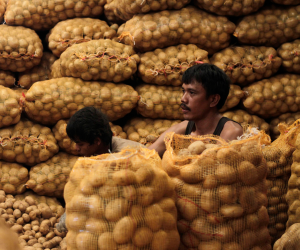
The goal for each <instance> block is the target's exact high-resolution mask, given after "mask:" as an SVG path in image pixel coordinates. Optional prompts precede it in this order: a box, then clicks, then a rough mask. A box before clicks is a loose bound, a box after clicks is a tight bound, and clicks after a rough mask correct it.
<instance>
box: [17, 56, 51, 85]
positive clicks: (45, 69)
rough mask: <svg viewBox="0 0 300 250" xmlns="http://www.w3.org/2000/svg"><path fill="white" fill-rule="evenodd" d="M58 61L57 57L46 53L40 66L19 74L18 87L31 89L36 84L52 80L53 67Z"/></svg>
mask: <svg viewBox="0 0 300 250" xmlns="http://www.w3.org/2000/svg"><path fill="white" fill-rule="evenodd" d="M56 59H57V58H56V56H54V55H53V54H52V53H49V52H44V54H43V57H42V60H41V63H40V64H39V65H38V66H35V67H34V68H32V69H30V70H26V71H24V72H22V73H19V81H18V86H20V87H21V88H25V89H29V88H30V87H31V86H32V84H34V83H35V82H38V81H44V80H48V79H50V74H51V66H52V64H53V63H54V62H55V61H56Z"/></svg>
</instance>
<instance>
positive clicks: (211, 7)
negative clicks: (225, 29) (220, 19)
mask: <svg viewBox="0 0 300 250" xmlns="http://www.w3.org/2000/svg"><path fill="white" fill-rule="evenodd" d="M264 3H265V0H258V1H247V0H239V1H228V2H226V1H214V0H213V1H205V0H196V1H195V4H196V5H197V6H198V7H199V8H200V9H205V10H207V11H209V12H212V13H215V14H217V15H220V16H246V15H249V14H250V13H252V12H255V11H257V10H258V9H260V8H261V7H262V6H263V5H264Z"/></svg>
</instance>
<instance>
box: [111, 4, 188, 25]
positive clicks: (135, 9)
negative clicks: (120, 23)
mask: <svg viewBox="0 0 300 250" xmlns="http://www.w3.org/2000/svg"><path fill="white" fill-rule="evenodd" d="M190 1H191V0H177V1H149V0H146V1H142V0H139V1H135V0H129V1H125V0H112V1H111V2H110V3H108V4H107V7H106V8H107V9H110V10H113V12H114V14H115V15H116V16H117V17H119V18H120V19H121V20H125V21H127V20H129V19H131V18H132V17H133V16H134V15H135V14H145V13H148V12H157V11H161V10H180V9H182V8H183V7H184V6H185V5H187V4H188V3H189V2H190Z"/></svg>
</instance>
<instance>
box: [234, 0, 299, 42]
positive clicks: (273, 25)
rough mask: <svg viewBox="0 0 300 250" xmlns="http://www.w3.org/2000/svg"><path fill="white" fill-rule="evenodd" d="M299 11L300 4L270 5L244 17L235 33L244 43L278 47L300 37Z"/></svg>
mask: <svg viewBox="0 0 300 250" xmlns="http://www.w3.org/2000/svg"><path fill="white" fill-rule="evenodd" d="M298 13H300V6H289V7H283V6H275V5H271V6H270V5H269V6H267V7H265V8H264V9H262V10H259V11H258V12H256V13H255V14H252V15H249V16H245V17H243V18H242V20H241V21H240V22H239V23H238V24H237V27H236V30H235V32H234V34H233V35H234V36H236V37H237V39H238V40H239V42H241V43H244V44H254V45H265V46H272V47H278V46H279V45H281V44H283V43H285V42H288V41H292V40H295V39H297V38H299V37H300V22H299V21H298V19H297V18H295V16H297V15H298Z"/></svg>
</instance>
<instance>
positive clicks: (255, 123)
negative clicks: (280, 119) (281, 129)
mask: <svg viewBox="0 0 300 250" xmlns="http://www.w3.org/2000/svg"><path fill="white" fill-rule="evenodd" d="M222 115H223V116H225V117H227V118H229V119H231V120H234V121H236V122H238V123H240V124H241V125H242V126H243V127H244V128H247V127H248V126H250V127H255V128H258V129H259V130H263V131H264V132H265V133H266V134H269V132H270V131H269V130H270V125H269V123H267V122H266V121H265V120H264V119H262V118H260V117H258V116H256V115H251V114H248V113H247V112H246V111H244V110H242V109H238V110H230V111H227V112H225V113H223V114H222Z"/></svg>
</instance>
